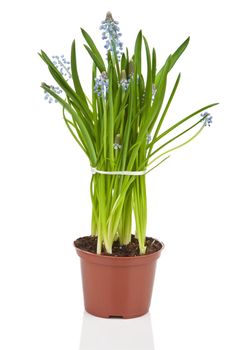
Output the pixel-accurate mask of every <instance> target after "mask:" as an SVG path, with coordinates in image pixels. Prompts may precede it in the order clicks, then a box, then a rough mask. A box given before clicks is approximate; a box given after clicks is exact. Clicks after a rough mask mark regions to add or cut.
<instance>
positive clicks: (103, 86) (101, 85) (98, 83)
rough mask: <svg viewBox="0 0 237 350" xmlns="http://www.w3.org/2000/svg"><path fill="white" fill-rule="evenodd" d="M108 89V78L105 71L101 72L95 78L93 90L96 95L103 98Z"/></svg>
mask: <svg viewBox="0 0 237 350" xmlns="http://www.w3.org/2000/svg"><path fill="white" fill-rule="evenodd" d="M108 89H109V79H108V77H107V74H106V72H102V73H101V75H100V76H99V77H98V78H95V85H94V92H95V93H96V94H97V95H98V96H102V97H103V98H104V99H105V98H106V93H107V92H108Z"/></svg>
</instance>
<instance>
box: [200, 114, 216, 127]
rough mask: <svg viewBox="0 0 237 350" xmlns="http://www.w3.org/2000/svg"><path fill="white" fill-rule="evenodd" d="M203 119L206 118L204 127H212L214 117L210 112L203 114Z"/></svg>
mask: <svg viewBox="0 0 237 350" xmlns="http://www.w3.org/2000/svg"><path fill="white" fill-rule="evenodd" d="M201 117H202V118H204V119H203V121H204V125H205V126H211V124H212V119H213V117H212V116H211V115H210V113H208V112H204V113H201Z"/></svg>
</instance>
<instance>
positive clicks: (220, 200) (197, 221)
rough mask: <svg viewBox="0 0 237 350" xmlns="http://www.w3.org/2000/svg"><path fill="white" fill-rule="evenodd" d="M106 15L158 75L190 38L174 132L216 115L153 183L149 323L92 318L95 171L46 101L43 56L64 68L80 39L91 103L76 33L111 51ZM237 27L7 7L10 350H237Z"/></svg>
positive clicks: (4, 287)
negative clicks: (88, 285)
mask: <svg viewBox="0 0 237 350" xmlns="http://www.w3.org/2000/svg"><path fill="white" fill-rule="evenodd" d="M107 10H111V11H112V12H113V15H114V17H115V18H116V19H117V20H119V21H120V26H121V31H122V33H123V42H124V43H125V45H127V46H128V47H129V48H130V50H131V49H132V47H133V42H134V39H135V36H136V34H137V32H138V30H139V29H140V28H142V29H143V32H144V34H145V35H146V37H147V38H148V39H149V42H150V44H151V45H153V46H155V47H156V49H157V54H158V64H162V62H163V61H164V60H165V58H166V57H167V56H168V55H169V54H170V53H171V52H173V51H174V50H175V49H176V48H177V47H178V45H179V44H180V43H181V42H182V41H184V39H185V38H186V37H187V36H188V35H190V36H191V42H190V46H189V47H188V49H187V51H186V52H185V54H184V55H183V57H182V59H181V60H180V61H179V62H178V63H177V65H176V66H175V68H174V71H173V72H172V73H171V74H170V81H171V82H174V79H175V78H176V76H177V74H178V73H179V72H180V71H181V72H182V79H181V84H180V87H179V91H178V93H177V95H176V98H175V100H174V104H173V107H172V108H171V110H170V112H169V115H168V118H170V122H171V121H172V118H174V119H175V118H179V117H184V116H186V115H187V114H188V113H190V112H192V111H194V110H196V109H198V108H199V107H202V106H204V105H206V104H208V103H212V102H220V105H219V106H218V107H215V108H213V109H212V110H211V111H210V112H211V113H212V115H213V116H214V123H213V125H212V127H211V128H206V130H205V131H204V132H203V133H202V135H201V136H200V137H199V138H198V139H197V140H195V141H194V142H193V143H192V144H190V145H189V146H188V147H187V148H185V149H182V150H179V151H177V152H176V153H174V154H173V156H172V157H171V158H170V159H169V161H168V162H167V163H165V164H164V165H162V166H161V167H160V168H158V169H157V170H156V171H155V172H153V173H152V174H149V175H148V177H147V182H148V199H149V217H148V220H149V223H148V232H147V233H148V235H151V236H154V237H156V238H158V239H160V240H162V241H163V242H164V243H165V246H166V247H165V250H164V251H163V254H162V256H161V258H160V260H159V261H158V269H157V276H156V281H155V286H154V295H153V301H152V306H151V311H150V314H149V315H147V316H146V317H144V318H140V319H137V320H132V321H131V320H130V321H121V320H101V319H98V318H94V317H92V316H89V315H87V314H85V315H84V311H83V300H82V291H81V281H80V265H79V259H78V257H77V256H76V254H75V252H74V249H73V246H72V242H73V240H74V239H76V238H77V237H78V236H82V235H87V234H89V233H90V198H89V180H90V171H89V164H88V162H87V159H85V158H84V157H83V155H82V153H81V152H80V149H79V148H78V146H77V144H76V143H75V142H74V140H73V139H72V138H71V136H70V135H69V133H68V131H67V129H66V127H65V125H64V122H63V120H62V117H61V111H60V108H59V106H57V105H48V104H47V103H46V102H44V100H43V92H42V91H41V89H40V88H39V86H40V82H41V81H42V80H46V81H47V82H48V83H51V82H52V80H51V79H50V77H49V74H48V73H47V69H46V67H45V65H44V64H43V62H42V61H41V60H40V58H39V57H38V56H37V52H38V51H39V50H40V49H44V50H45V51H46V52H47V53H48V54H49V55H55V54H65V55H66V56H67V57H68V58H69V54H70V45H71V41H72V39H74V38H76V39H77V46H78V65H79V71H80V74H81V76H82V80H83V83H84V86H85V87H86V89H88V86H89V84H90V79H91V75H90V74H91V65H90V58H89V57H88V56H87V53H86V52H85V50H83V42H84V41H83V39H82V36H81V35H80V27H84V28H85V29H86V30H87V31H88V32H89V33H90V34H91V35H92V37H93V38H94V39H95V41H96V43H97V44H98V45H99V46H100V48H101V49H103V46H102V42H101V39H100V33H99V30H98V26H99V23H100V21H101V20H103V19H104V16H105V13H106V11H107ZM235 13H236V12H235V9H234V1H230V0H226V1H216V0H215V1H214V0H199V1H190V0H180V1H175V0H165V1H155V0H154V1H153V0H146V1H144V2H139V1H125V0H120V1H119V0H117V1H90V0H88V1H83V2H82V1H79V0H77V1H74V0H67V1H61V0H57V1H55V0H47V1H46V0H41V1H29V0H22V1H8V2H5V3H4V4H2V5H1V21H0V26H1V28H0V29H1V46H0V49H1V56H0V60H1V81H0V87H1V123H0V152H1V158H0V162H1V163H0V164H1V172H0V177H1V181H0V205H1V208H0V215H1V222H0V229H1V238H0V239H1V241H0V269H1V280H0V282H1V287H0V288H1V289H0V295H1V299H0V322H1V325H0V333H1V336H0V348H1V349H3V350H13V349H24V350H32V349H34V350H42V349H44V350H53V349H55V350H56V349H57V350H65V349H67V350H78V349H80V350H85V349H89V350H93V349H96V350H100V349H104V350H107V349H112V350H114V349H123V350H126V349H130V350H131V349H146V350H153V349H156V350H158V349H159V350H171V349H176V350H189V349H192V350H197V349H198V350H199V349H203V350H206V349H208V350H209V349H215V350H219V349H228V350H235V349H236V348H237V340H236V334H235V333H236V323H237V316H236V315H237V305H236V295H237V285H236V266H237V264H236V263H237V259H236V243H237V239H236V237H237V236H236V235H237V225H236V195H237V191H236V175H237V173H236V170H235V165H236V153H235V150H236V128H237V122H236V118H237V116H236V78H237V76H236V62H237V51H236V36H235V33H234V32H235V30H236V24H235V23H236V14H235ZM170 87H171V85H170V86H169V88H170ZM135 292H136V291H135ZM89 330H92V333H93V334H92V335H90V334H89V333H88V331H89ZM152 334H153V336H152ZM123 335H124V337H123ZM135 335H136V336H135ZM152 337H153V338H152ZM131 339H133V340H132V342H131Z"/></svg>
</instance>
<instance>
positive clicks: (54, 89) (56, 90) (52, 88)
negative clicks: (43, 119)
mask: <svg viewBox="0 0 237 350" xmlns="http://www.w3.org/2000/svg"><path fill="white" fill-rule="evenodd" d="M50 89H51V90H52V91H54V92H55V93H56V94H58V95H60V94H61V93H62V92H63V90H61V89H60V88H59V87H58V86H53V85H50ZM44 99H45V100H47V101H48V103H52V102H55V103H57V102H58V101H57V100H56V99H55V98H53V97H52V96H51V95H50V94H49V93H48V91H46V90H44Z"/></svg>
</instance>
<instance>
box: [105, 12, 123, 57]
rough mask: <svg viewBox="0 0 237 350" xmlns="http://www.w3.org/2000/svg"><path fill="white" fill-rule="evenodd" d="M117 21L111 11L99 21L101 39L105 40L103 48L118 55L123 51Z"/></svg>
mask: <svg viewBox="0 0 237 350" xmlns="http://www.w3.org/2000/svg"><path fill="white" fill-rule="evenodd" d="M118 24H119V22H117V21H115V20H114V19H113V17H112V14H111V12H108V13H107V15H106V18H105V20H104V21H102V22H101V26H100V30H102V39H103V40H105V45H104V47H105V49H106V50H109V51H111V52H114V53H116V54H117V57H118V58H120V55H121V53H122V51H123V43H122V42H121V41H120V37H121V35H122V34H121V33H120V28H119V26H118Z"/></svg>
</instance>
